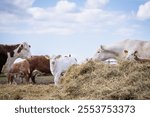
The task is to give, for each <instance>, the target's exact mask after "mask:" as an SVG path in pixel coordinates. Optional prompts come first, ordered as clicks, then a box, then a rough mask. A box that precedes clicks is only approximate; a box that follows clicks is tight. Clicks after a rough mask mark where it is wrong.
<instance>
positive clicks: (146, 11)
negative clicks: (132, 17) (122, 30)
mask: <svg viewBox="0 0 150 117" xmlns="http://www.w3.org/2000/svg"><path fill="white" fill-rule="evenodd" d="M137 17H138V18H139V19H141V20H147V19H150V1H148V2H146V3H145V4H144V5H140V6H139V9H138V12H137Z"/></svg>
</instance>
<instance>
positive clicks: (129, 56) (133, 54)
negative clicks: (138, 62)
mask: <svg viewBox="0 0 150 117" xmlns="http://www.w3.org/2000/svg"><path fill="white" fill-rule="evenodd" d="M137 56H138V51H128V50H124V58H125V60H135V58H136V57H137Z"/></svg>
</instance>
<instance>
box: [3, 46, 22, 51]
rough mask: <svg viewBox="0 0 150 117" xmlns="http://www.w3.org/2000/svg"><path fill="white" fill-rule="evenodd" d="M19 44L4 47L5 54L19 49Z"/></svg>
mask: <svg viewBox="0 0 150 117" xmlns="http://www.w3.org/2000/svg"><path fill="white" fill-rule="evenodd" d="M19 45H20V44H16V45H4V48H5V50H6V51H7V52H12V51H14V50H15V49H17V48H18V47H19Z"/></svg>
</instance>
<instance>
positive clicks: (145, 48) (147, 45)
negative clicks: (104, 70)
mask: <svg viewBox="0 0 150 117" xmlns="http://www.w3.org/2000/svg"><path fill="white" fill-rule="evenodd" d="M126 49H128V50H130V52H131V53H133V52H134V51H138V53H139V55H140V57H142V58H150V41H140V40H129V39H126V40H123V41H120V42H118V43H115V44H113V45H109V46H103V45H101V46H100V48H99V49H98V50H97V52H96V54H95V55H94V56H93V58H92V59H93V60H100V61H105V60H107V59H111V58H113V59H124V56H123V51H124V50H126ZM129 55H130V54H129Z"/></svg>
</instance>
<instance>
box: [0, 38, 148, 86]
mask: <svg viewBox="0 0 150 117" xmlns="http://www.w3.org/2000/svg"><path fill="white" fill-rule="evenodd" d="M30 48H31V46H30V45H29V44H28V43H26V42H24V43H21V44H15V45H3V44H0V73H4V74H6V75H7V78H8V83H9V84H12V83H13V82H14V83H16V79H20V81H21V82H23V79H25V80H26V83H29V80H30V78H31V80H32V83H36V82H35V77H36V76H37V74H39V73H46V74H49V75H53V76H54V84H55V85H58V84H59V83H60V77H61V76H62V75H63V73H64V72H65V71H66V70H67V69H68V68H69V67H70V66H72V65H74V64H77V59H76V58H74V57H72V56H71V55H68V56H62V55H57V56H48V55H45V56H43V55H41V56H33V55H32V56H31V52H30ZM17 58H22V59H25V60H23V61H21V62H17V63H14V62H15V60H16V59H17ZM108 59H116V60H130V61H139V62H147V61H148V62H150V41H141V40H129V39H126V40H123V41H120V42H118V43H115V44H113V45H109V46H104V45H101V46H100V47H99V48H98V50H97V51H96V53H95V55H94V56H93V57H92V58H91V59H88V60H98V61H106V60H108Z"/></svg>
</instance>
